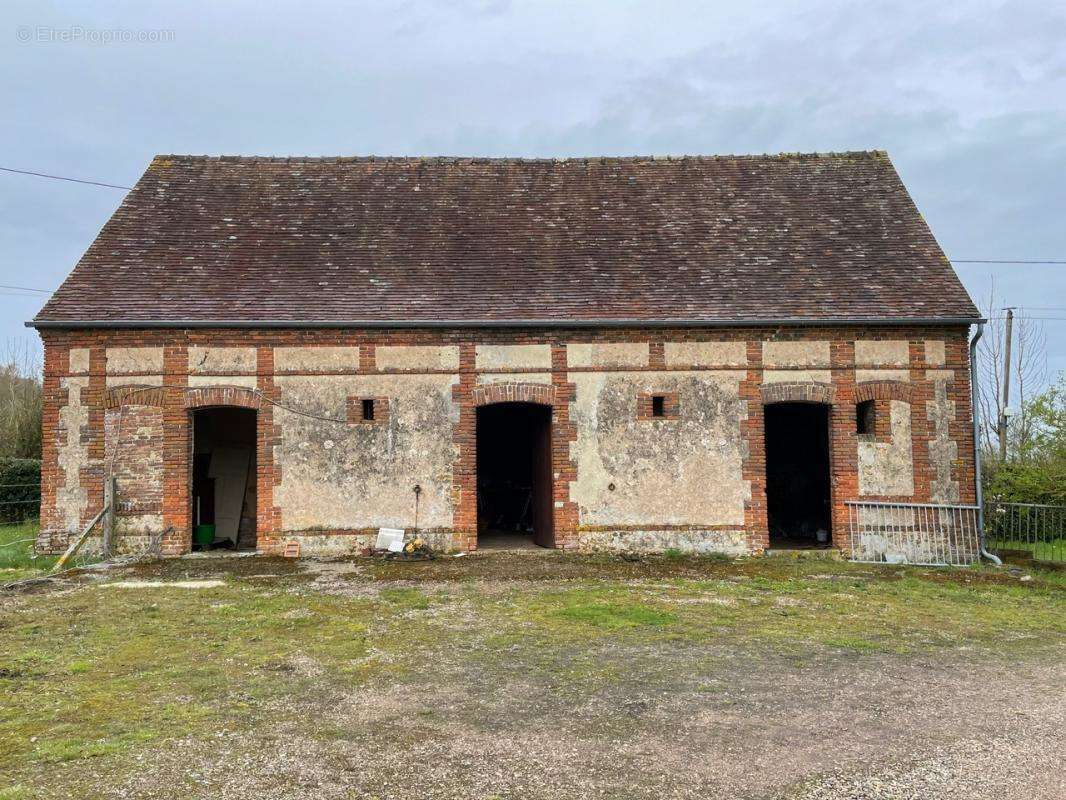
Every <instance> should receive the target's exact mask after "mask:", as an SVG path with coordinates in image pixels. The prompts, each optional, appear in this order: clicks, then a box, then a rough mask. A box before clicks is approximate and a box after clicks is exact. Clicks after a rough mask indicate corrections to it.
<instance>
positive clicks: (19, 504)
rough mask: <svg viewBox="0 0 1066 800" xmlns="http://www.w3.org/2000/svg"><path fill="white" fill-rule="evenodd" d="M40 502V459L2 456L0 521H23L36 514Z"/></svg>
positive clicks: (0, 461)
mask: <svg viewBox="0 0 1066 800" xmlns="http://www.w3.org/2000/svg"><path fill="white" fill-rule="evenodd" d="M40 504H41V462H40V460H39V459H36V458H0V520H2V521H5V522H13V521H14V522H20V521H22V520H24V519H31V518H33V517H36V516H37V513H38V511H39V509H40Z"/></svg>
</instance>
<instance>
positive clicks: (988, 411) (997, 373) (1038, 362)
mask: <svg viewBox="0 0 1066 800" xmlns="http://www.w3.org/2000/svg"><path fill="white" fill-rule="evenodd" d="M1005 311H1006V309H1005V307H1004V305H1003V301H1002V299H1001V298H1000V297H999V295H998V294H997V293H996V286H995V283H994V282H993V284H992V288H991V289H990V290H989V292H988V298H987V301H986V304H985V316H986V317H988V324H987V325H986V326H985V333H984V336H983V337H982V338H981V342H980V345H979V346H978V353H977V365H976V367H975V368H976V370H977V376H978V383H979V391H980V408H981V444H982V447H983V448H984V452H985V455H986V457H988V458H993V457H997V454H998V450H997V447H996V442H997V441H998V439H999V428H1000V424H1001V420H1003V418H1004V417H1003V412H1004V408H1003V373H1004V370H1003V366H1004V365H1003V354H1004V352H1005V351H1006V326H1005V324H1004V312H1005ZM1017 311H1018V313H1016V314H1015V317H1014V331H1013V339H1014V341H1013V344H1012V347H1011V387H1010V388H1011V395H1012V400H1011V408H1012V409H1017V413H1016V414H1014V415H1013V416H1012V417H1009V418H1007V458H1008V459H1013V458H1018V457H1024V456H1025V454H1026V453H1027V452H1028V450H1029V445H1030V443H1031V441H1032V437H1033V433H1034V430H1033V419H1032V415H1031V413H1030V400H1032V398H1033V397H1034V396H1035V395H1036V394H1039V393H1040V392H1041V391H1043V390H1044V388H1045V384H1046V383H1047V374H1048V373H1047V335H1046V334H1045V332H1044V326H1043V324H1042V323H1041V322H1039V321H1035V320H1033V319H1031V318H1029V317H1027V316H1026V315H1025V310H1024V309H1021V308H1019V309H1017Z"/></svg>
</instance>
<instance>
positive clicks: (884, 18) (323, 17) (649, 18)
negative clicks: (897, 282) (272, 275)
mask: <svg viewBox="0 0 1066 800" xmlns="http://www.w3.org/2000/svg"><path fill="white" fill-rule="evenodd" d="M273 5H274V4H272V3H269V2H263V1H262V0H259V1H258V2H234V1H233V0H227V2H204V3H202V4H200V3H196V2H182V3H175V2H165V3H162V2H160V3H154V2H146V1H145V0H138V1H137V2H127V3H105V2H99V0H98V1H97V2H92V3H78V2H63V3H47V2H40V0H37V1H36V2H24V1H23V0H5V3H4V4H3V8H2V9H0V20H2V21H3V24H2V27H0V87H2V88H0V96H2V99H3V104H2V108H3V123H4V124H3V125H2V126H0V142H2V145H3V146H2V148H0V166H5V167H14V168H19V169H28V170H35V171H39V172H47V173H51V174H58V175H67V176H72V177H78V178H86V179H92V180H99V181H104V182H108V183H118V184H124V185H132V184H133V183H134V182H135V181H136V180H137V178H138V177H139V176H140V174H141V173H142V172H143V170H144V168H145V167H146V165H147V164H148V162H149V160H150V159H151V158H152V156H153V155H155V154H156V153H206V154H247V155H253V154H254V155H364V154H377V155H484V156H584V155H601V154H606V155H634V154H656V155H658V154H662V155H666V154H672V155H679V154H722V153H763V152H783V151H804V152H809V151H826V150H857V149H871V148H878V149H885V150H888V152H889V154H890V156H891V157H892V159H893V161H894V162H895V164H896V167H897V168H898V169H899V171H900V173H901V174H902V176H903V179H904V181H905V182H906V184H907V186H908V188H909V189H910V191H911V194H912V195H913V196H914V199H915V201H916V202H917V204H918V207H919V208H920V209H921V211H922V213H923V214H924V215H925V217H926V219H927V220H928V221H929V223H930V225H931V226H932V229H933V233H934V234H935V235H936V236H937V238H938V239H939V241H940V243H941V245H942V246H943V248H944V250H945V251H946V252H947V254H948V255H949V256H950V257H952V258H955V259H980V258H1018V259H1058V260H1066V174H1064V173H1066V46H1064V45H1066V3H1061V2H1060V3H1053V2H1047V0H1044V2H943V1H941V2H938V3H928V2H915V3H892V2H864V3H856V2H821V1H820V0H804V2H796V3H776V4H775V3H739V2H735V0H731V1H730V2H721V3H716V2H708V0H700V1H699V2H666V1H665V0H659V1H658V2H625V1H624V0H600V2H585V3H579V2H576V0H563V1H562V2H536V3H534V2H528V3H526V2H508V0H484V1H477V0H447V2H443V1H442V2H420V1H419V0H409V2H401V3H395V4H388V3H385V2H380V3H373V4H361V3H354V2H335V3H327V2H299V3H292V4H291V5H290V6H289V7H281V6H280V5H279V6H278V7H277V8H272V6H273ZM115 29H120V34H119V37H120V38H131V37H132V38H142V37H143V38H145V39H147V40H148V41H144V42H139V41H111V42H106V41H102V39H103V38H104V37H106V36H109V35H110V36H112V37H113V38H114V37H115V34H113V33H111V32H112V31H114V30H115ZM70 36H74V37H79V36H80V40H79V41H74V42H71V41H64V40H63V39H64V38H66V37H70ZM24 40H28V41H24ZM90 40H93V41H90ZM159 40H161V41H159ZM122 196H123V192H122V191H118V190H114V189H104V188H97V187H91V186H81V185H77V184H71V183H62V182H59V181H51V180H44V179H41V178H33V177H26V176H19V175H11V174H8V173H0V283H3V284H11V285H18V286H30V287H39V288H44V289H53V288H55V287H56V286H58V285H59V283H60V282H61V281H62V279H63V278H64V276H65V275H66V273H67V272H68V271H69V270H70V269H71V267H72V266H73V265H74V263H75V261H77V259H78V257H79V256H80V255H81V253H82V252H83V251H84V250H85V248H86V247H88V245H89V244H90V242H91V241H92V239H93V237H94V236H95V235H96V233H97V231H98V230H99V229H100V227H101V226H102V225H103V224H104V222H105V221H106V220H107V218H108V216H109V215H110V214H111V213H112V212H113V211H114V209H115V208H116V206H117V205H118V203H119V202H120V201H121V199H122ZM957 268H958V271H959V273H960V276H961V277H962V279H963V282H964V283H965V284H966V286H967V287H968V288H969V289H970V292H971V294H973V295H974V296H975V298H976V299H977V300H978V304H979V305H981V306H982V307H984V305H985V300H984V297H985V295H986V294H987V292H988V289H989V285H990V281H991V276H993V275H994V276H995V278H996V282H997V286H998V287H999V289H1000V290H1001V293H1002V295H1003V303H1002V304H1010V305H1016V306H1022V307H1024V308H1025V309H1026V311H1025V312H1024V313H1025V314H1026V315H1027V316H1033V317H1037V316H1039V317H1059V318H1063V319H1066V265H1060V266H1032V267H1025V266H1000V267H991V266H979V265H961V264H960V265H957ZM915 291H921V288H920V287H915ZM3 292H8V294H0V341H2V340H4V339H10V338H13V337H22V338H24V339H25V340H27V341H31V340H35V339H36V334H34V333H33V332H32V331H30V330H28V329H25V328H23V327H22V323H23V321H24V320H26V319H29V318H30V317H32V316H33V315H34V314H35V313H36V312H37V310H38V308H39V307H40V305H41V304H42V300H41V297H43V296H40V295H37V296H33V295H29V294H28V293H27V294H26V296H18V297H16V296H12V295H11V293H10V290H7V289H0V293H3ZM1044 324H1045V326H1046V331H1047V334H1048V343H1049V358H1050V363H1051V367H1052V370H1053V371H1057V370H1061V369H1066V321H1062V320H1052V319H1049V320H1047V321H1046V322H1045V323H1044Z"/></svg>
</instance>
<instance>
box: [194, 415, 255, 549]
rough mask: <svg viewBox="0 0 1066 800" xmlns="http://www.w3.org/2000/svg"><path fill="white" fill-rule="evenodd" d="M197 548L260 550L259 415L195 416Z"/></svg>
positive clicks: (195, 532)
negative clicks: (257, 455) (257, 502)
mask: <svg viewBox="0 0 1066 800" xmlns="http://www.w3.org/2000/svg"><path fill="white" fill-rule="evenodd" d="M192 422H193V463H192V492H191V494H192V523H193V548H194V549H199V550H209V549H213V548H229V549H233V550H254V549H255V546H256V459H255V441H256V437H255V429H256V412H255V411H252V410H249V409H245V408H202V409H198V410H196V411H194V412H193V419H192Z"/></svg>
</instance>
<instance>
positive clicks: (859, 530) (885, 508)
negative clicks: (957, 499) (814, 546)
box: [845, 501, 981, 566]
mask: <svg viewBox="0 0 1066 800" xmlns="http://www.w3.org/2000/svg"><path fill="white" fill-rule="evenodd" d="M845 505H846V506H847V508H848V518H849V519H848V522H849V524H848V535H849V550H850V558H851V560H852V561H862V562H876V563H882V564H884V563H888V564H922V565H927V566H947V565H954V566H967V565H970V564H973V563H974V562H976V561H977V560H978V558H979V556H980V546H981V545H980V535H979V523H978V513H977V512H978V507H977V506H952V505H935V504H926V503H873V502H863V501H848V502H846V503H845Z"/></svg>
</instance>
